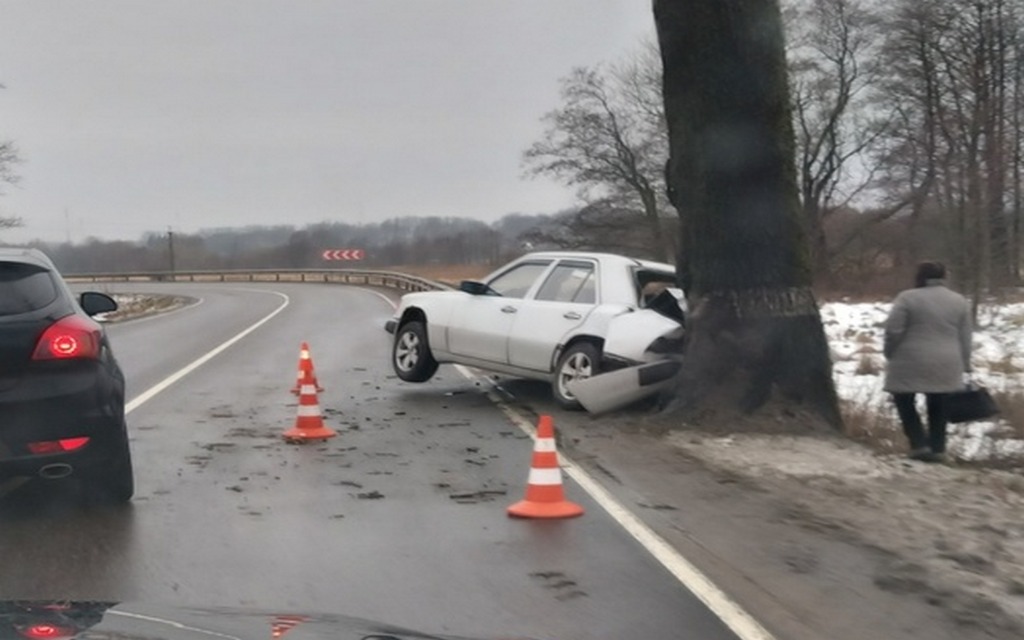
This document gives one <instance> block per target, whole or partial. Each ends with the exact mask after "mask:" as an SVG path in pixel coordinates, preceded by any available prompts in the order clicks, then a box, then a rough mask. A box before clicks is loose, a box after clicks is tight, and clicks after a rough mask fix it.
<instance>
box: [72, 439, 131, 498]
mask: <svg viewBox="0 0 1024 640" xmlns="http://www.w3.org/2000/svg"><path fill="white" fill-rule="evenodd" d="M112 449H113V452H112V454H111V457H110V460H109V462H108V463H107V464H105V465H103V466H101V467H97V468H95V469H90V470H89V471H88V472H85V473H84V475H83V477H82V481H83V483H84V484H85V490H86V491H87V493H88V496H89V498H90V499H92V500H96V501H98V502H104V503H114V504H120V503H122V502H128V501H129V500H131V499H132V496H133V495H135V473H134V470H133V469H132V454H131V449H130V448H129V447H128V432H127V430H126V429H124V428H122V431H121V434H119V436H118V438H117V443H116V444H115V445H114V447H112Z"/></svg>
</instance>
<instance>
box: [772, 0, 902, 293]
mask: <svg viewBox="0 0 1024 640" xmlns="http://www.w3.org/2000/svg"><path fill="white" fill-rule="evenodd" d="M786 4H787V10H786V12H785V13H784V17H785V19H786V36H787V49H788V51H787V53H788V59H789V76H790V88H791V89H790V91H791V98H792V103H793V118H794V128H795V132H796V163H797V177H798V184H799V189H800V200H801V205H802V213H803V219H804V224H805V225H806V228H807V233H808V237H809V240H810V246H811V255H812V260H813V267H814V271H815V273H816V274H827V273H829V271H830V270H829V266H830V265H829V251H828V242H827V241H826V228H825V222H826V218H827V217H828V216H829V215H831V214H832V213H833V212H835V211H837V210H840V209H842V208H844V207H846V206H847V205H849V204H850V203H851V202H853V201H854V200H855V199H856V198H857V196H858V195H860V194H861V193H862V192H863V191H864V190H865V189H867V188H868V187H869V186H870V185H872V184H873V172H872V171H871V169H870V168H869V167H867V166H865V165H864V163H863V160H864V159H865V158H866V157H867V154H866V151H868V150H869V149H870V148H871V147H872V145H874V144H875V143H876V141H877V140H878V138H879V135H880V134H881V133H882V132H883V131H884V129H885V127H886V124H887V120H888V114H887V112H886V111H880V110H877V109H875V110H871V109H869V108H868V105H869V104H870V103H871V101H872V96H873V93H874V89H875V87H876V84H875V83H876V81H877V80H878V75H879V73H878V72H879V65H878V64H877V46H876V44H875V43H876V42H877V37H876V29H875V27H876V21H875V19H874V16H873V15H872V13H871V11H870V9H869V6H868V5H867V4H866V3H865V2H864V1H863V0H788V2H787V3H786ZM858 161H860V162H858Z"/></svg>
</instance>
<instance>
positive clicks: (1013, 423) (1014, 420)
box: [992, 391, 1024, 440]
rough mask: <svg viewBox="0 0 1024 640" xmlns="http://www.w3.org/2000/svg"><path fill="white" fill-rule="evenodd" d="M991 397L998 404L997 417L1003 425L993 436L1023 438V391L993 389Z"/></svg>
mask: <svg viewBox="0 0 1024 640" xmlns="http://www.w3.org/2000/svg"><path fill="white" fill-rule="evenodd" d="M992 398H993V399H994V400H995V401H996V404H997V405H999V418H1000V422H1001V424H1002V425H1003V429H1001V430H1000V431H999V432H998V433H996V434H993V435H994V436H995V437H999V438H1002V439H1012V440H1024V392H1020V391H1014V392H999V391H993V392H992Z"/></svg>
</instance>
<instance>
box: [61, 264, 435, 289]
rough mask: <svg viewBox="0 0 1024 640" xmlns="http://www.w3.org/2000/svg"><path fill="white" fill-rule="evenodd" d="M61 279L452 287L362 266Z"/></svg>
mask: <svg viewBox="0 0 1024 640" xmlns="http://www.w3.org/2000/svg"><path fill="white" fill-rule="evenodd" d="M63 276H64V280H65V281H67V282H72V283H81V282H317V283H334V284H358V285H363V286H370V287H388V288H391V289H399V290H402V291H437V290H439V289H451V288H452V287H450V286H449V285H447V284H444V283H442V282H435V281H433V280H428V279H426V278H420V277H417V276H411V275H408V274H405V273H398V272H395V271H370V270H362V269H288V270H281V269H238V270H228V271H174V272H170V271H150V272H135V273H70V274H63Z"/></svg>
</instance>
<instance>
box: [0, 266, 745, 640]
mask: <svg viewBox="0 0 1024 640" xmlns="http://www.w3.org/2000/svg"><path fill="white" fill-rule="evenodd" d="M102 286H103V287H104V288H107V290H110V291H152V292H160V293H176V294H181V295H186V296H191V297H194V298H196V299H197V300H198V303H197V304H194V305H192V306H190V307H188V308H185V309H182V310H179V311H175V312H172V313H169V314H166V315H161V316H156V317H152V318H146V319H141V320H135V321H129V322H125V323H119V324H114V325H111V326H110V327H109V333H110V336H111V340H112V342H113V344H114V348H115V350H116V353H117V354H118V358H119V360H120V361H121V364H122V366H123V368H124V369H125V372H126V375H127V377H128V380H129V385H128V398H129V401H130V403H129V408H130V413H129V416H128V419H129V428H130V431H131V434H132V450H133V455H134V459H135V465H136V476H137V494H136V498H135V500H134V501H133V503H132V504H131V505H130V506H127V507H91V508H87V507H83V506H80V505H79V504H78V503H77V502H76V501H75V498H76V497H77V495H76V492H75V490H74V489H75V487H74V485H73V483H68V482H63V483H59V484H58V483H52V482H47V483H43V482H42V481H37V482H30V483H27V484H25V485H24V486H21V487H18V488H17V489H15V490H14V491H12V492H10V493H9V494H8V495H6V496H5V497H4V498H3V499H2V500H0V549H2V550H3V558H4V560H3V564H4V566H3V570H2V571H0V598H19V599H26V598H60V599H89V600H132V601H137V600H142V601H152V602H161V603H167V604H185V605H220V606H245V607H250V606H251V607H258V608H264V609H267V608H269V609H274V610H280V611H323V612H334V613H340V614H345V615H352V616H359V617H364V618H370V619H375V620H380V621H385V622H389V623H393V624H397V625H402V626H407V627H411V628H415V629H420V630H424V631H429V632H432V633H450V634H459V635H470V636H482V637H496V636H516V635H518V636H528V637H537V638H559V639H574V638H578V639H580V640H582V639H603V638H607V639H609V640H611V639H619V638H630V637H635V638H645V639H665V640H668V639H678V638H699V639H701V640H718V639H726V638H735V637H737V636H736V635H734V634H733V632H732V631H730V630H729V629H728V628H727V626H726V625H725V624H724V623H723V622H722V621H720V620H719V619H718V618H717V617H716V616H715V615H714V614H712V613H711V612H710V611H709V609H708V608H707V607H705V606H704V605H703V604H701V602H700V601H699V600H698V599H697V598H695V597H694V595H693V594H692V593H691V592H690V591H688V590H687V589H686V588H685V587H684V586H683V585H682V584H681V583H680V582H679V581H678V580H677V579H676V578H674V577H673V576H672V575H671V574H670V573H669V571H667V570H666V569H665V568H664V567H663V566H662V565H661V564H659V562H657V561H656V560H655V559H654V558H653V557H652V555H651V554H650V553H649V552H648V551H647V550H645V549H644V548H643V547H641V546H640V544H638V543H637V541H636V540H635V539H634V538H633V537H632V536H631V535H630V534H629V533H627V531H626V530H625V529H623V528H622V527H621V526H620V525H619V524H618V523H617V522H616V521H615V520H613V519H612V518H611V517H609V515H608V514H607V513H606V512H605V511H604V510H602V508H601V507H600V506H598V505H597V504H596V503H594V501H593V500H592V499H591V498H590V497H589V496H588V495H587V494H586V493H585V492H584V491H582V490H581V489H580V487H579V486H577V485H576V483H575V482H573V481H572V480H571V479H569V478H567V479H566V486H565V489H566V493H567V495H568V497H569V499H571V500H573V501H575V502H578V503H579V504H581V505H582V506H584V507H585V509H586V511H587V512H586V514H585V515H584V516H583V517H581V518H577V519H572V520H560V521H533V520H518V519H511V518H509V517H507V515H506V511H505V509H506V507H507V506H508V505H509V504H511V503H512V502H515V501H518V500H519V499H521V498H522V497H523V495H522V494H523V492H524V490H525V481H526V477H527V474H528V472H529V465H530V459H531V451H532V442H531V440H530V439H529V437H528V436H527V435H526V434H524V433H523V432H522V431H521V430H520V429H519V428H518V427H517V426H516V425H515V424H513V423H512V422H511V421H510V420H509V417H508V416H507V415H506V413H504V412H503V411H502V410H500V409H499V408H498V407H497V406H496V405H495V403H494V402H493V401H492V399H491V398H490V397H489V392H491V391H492V390H491V389H490V387H489V385H487V384H486V383H483V382H481V381H480V380H472V379H467V378H466V377H465V376H464V375H462V374H461V373H460V372H459V371H457V370H456V369H455V368H454V367H450V366H442V368H441V370H440V371H439V374H438V376H437V377H435V379H434V380H432V381H430V382H428V383H426V384H422V385H411V384H408V383H403V382H401V381H399V380H398V379H397V378H396V377H395V376H394V375H393V374H392V372H391V370H390V367H389V364H388V357H387V354H388V350H389V344H390V340H389V338H390V337H389V336H388V335H387V334H386V333H385V332H384V331H383V329H382V327H383V323H384V321H385V320H386V319H387V318H388V317H390V315H391V311H392V307H391V305H390V304H389V303H388V301H387V300H386V299H385V298H384V296H382V295H381V294H379V293H376V292H373V291H369V290H365V289H360V288H356V287H345V286H337V285H301V284H273V285H271V284H265V285H264V284H249V283H245V284H241V283H239V284H237V285H236V284H210V285H201V284H183V283H182V284H160V285H157V284H147V285H138V284H135V285H102ZM257 325H258V326H257ZM254 326H255V328H253V327H254ZM247 331H248V332H247ZM244 332H247V333H244ZM232 340H234V342H233V343H231V344H230V346H228V347H227V348H223V349H222V350H221V351H220V352H218V353H215V354H212V356H211V351H212V350H214V349H216V348H218V347H219V346H221V345H224V344H225V343H227V342H230V341H232ZM304 341H305V342H308V343H309V345H310V349H311V352H312V357H313V363H314V366H315V367H316V374H317V377H318V380H319V382H320V384H321V385H322V386H323V388H324V390H323V392H321V393H320V394H319V396H318V400H319V403H320V406H321V409H322V412H323V414H324V419H325V424H326V425H327V426H328V427H330V428H332V429H334V430H335V431H337V432H338V435H337V437H335V438H332V439H330V440H328V441H325V442H315V443H308V444H304V445H296V444H289V443H286V442H284V440H283V438H282V437H281V434H282V433H283V432H284V431H285V430H287V429H289V428H290V427H291V426H292V425H293V424H294V422H295V418H296V398H295V396H294V395H292V394H291V393H290V392H289V391H290V389H291V388H292V386H293V385H294V383H295V378H296V370H297V365H298V356H299V345H300V344H301V343H302V342H304ZM204 356H205V357H208V359H207V360H206V361H205V362H203V363H202V364H201V365H199V366H190V365H191V364H193V363H195V362H196V361H197V359H201V358H203V357H204ZM175 374H177V375H178V376H179V377H178V378H177V379H176V380H173V381H172V382H170V384H168V378H169V377H170V376H174V375H175ZM533 388H538V387H537V386H536V385H535V386H534V387H533ZM539 388H540V389H542V390H543V387H542V386H541V387H539ZM543 396H544V394H543V393H538V395H537V398H535V401H536V402H537V403H538V404H539V407H538V409H539V410H540V411H545V412H546V411H552V412H555V409H554V408H553V406H552V405H551V404H550V401H549V400H547V399H546V398H544V397H543ZM555 415H556V426H557V424H558V421H559V420H563V419H564V420H572V419H579V418H578V417H574V416H572V415H569V414H565V413H556V414H555Z"/></svg>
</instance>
